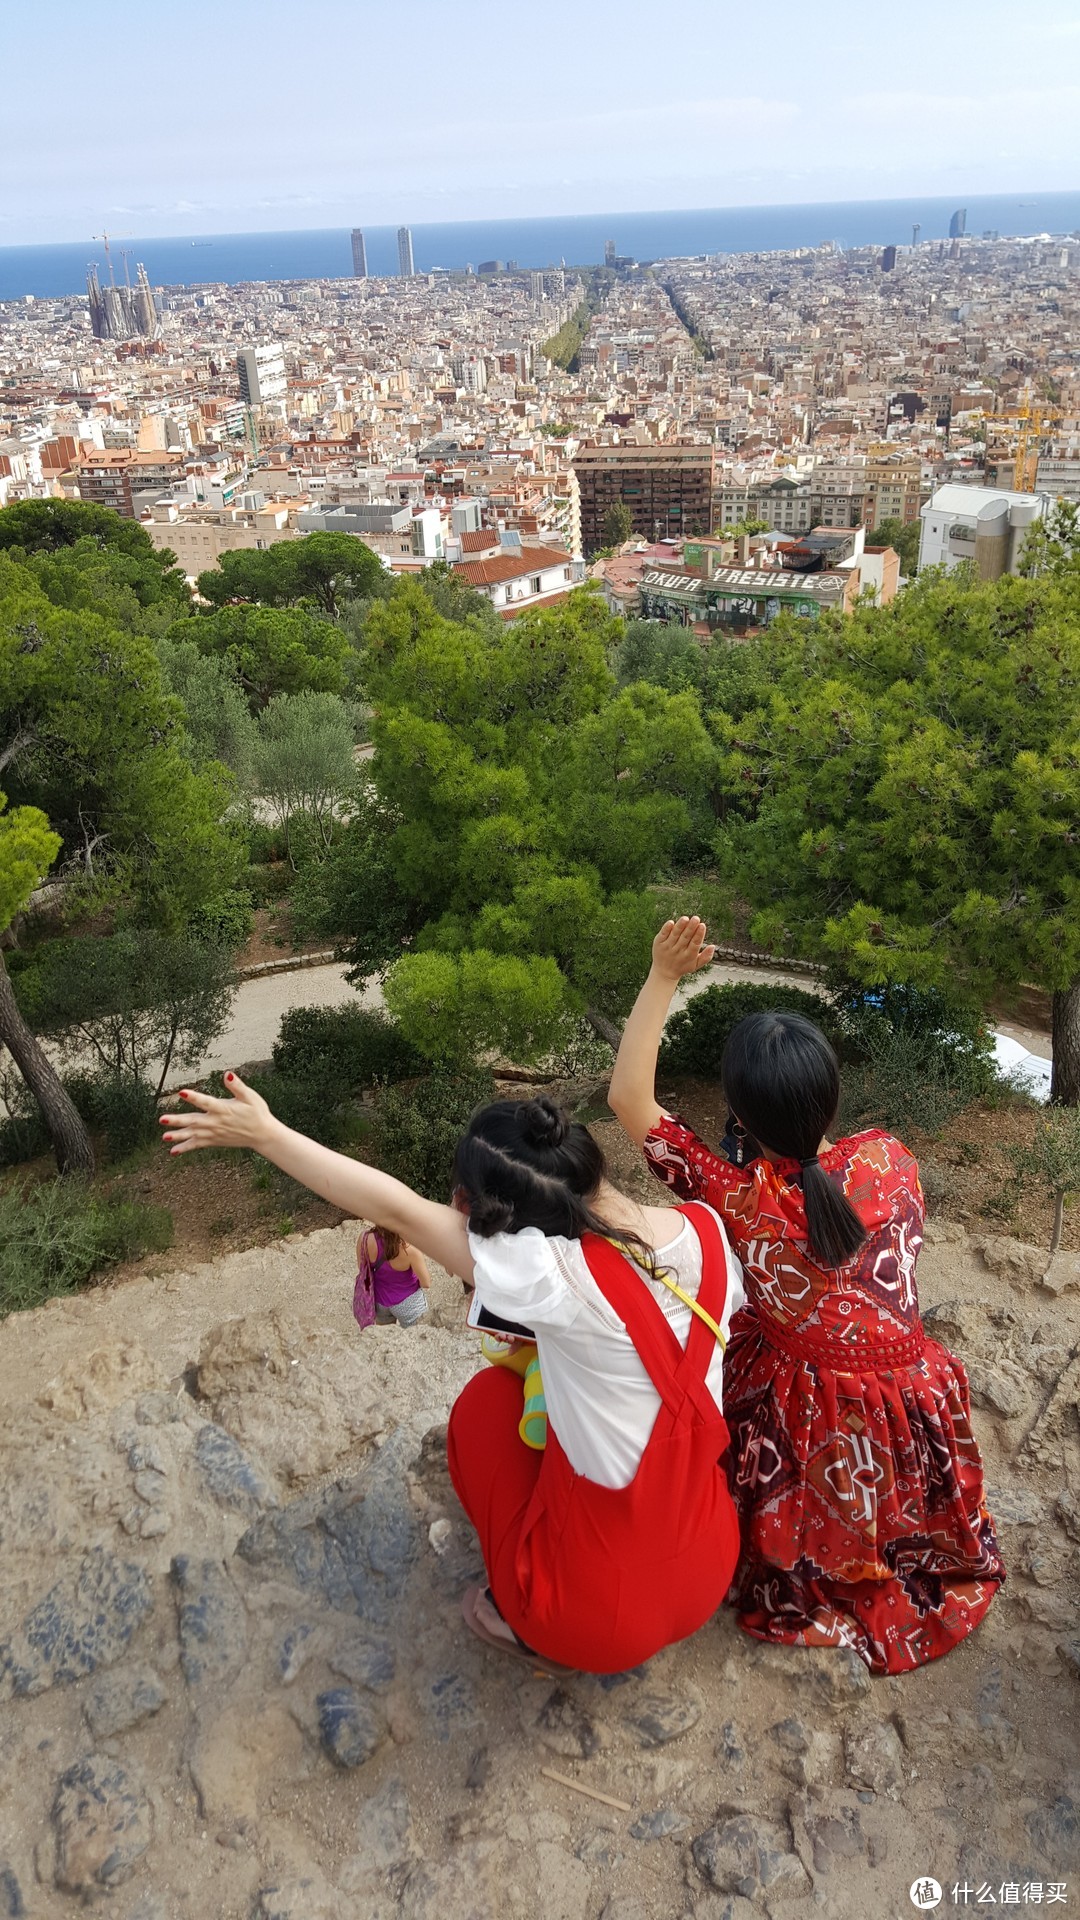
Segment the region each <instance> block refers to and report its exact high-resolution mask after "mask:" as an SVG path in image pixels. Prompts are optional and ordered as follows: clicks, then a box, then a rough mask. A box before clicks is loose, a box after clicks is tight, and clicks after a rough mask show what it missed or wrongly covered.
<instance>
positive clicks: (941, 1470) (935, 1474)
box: [724, 1308, 1005, 1673]
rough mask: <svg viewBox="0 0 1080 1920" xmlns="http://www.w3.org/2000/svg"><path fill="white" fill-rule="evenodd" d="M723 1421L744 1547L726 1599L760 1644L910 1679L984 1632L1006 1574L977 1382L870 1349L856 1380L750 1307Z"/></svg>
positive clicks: (931, 1349) (954, 1363)
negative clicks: (818, 1653)
mask: <svg viewBox="0 0 1080 1920" xmlns="http://www.w3.org/2000/svg"><path fill="white" fill-rule="evenodd" d="M724 1413H725V1416H726V1418H727V1422H728V1426H729V1428H730V1431H731V1454H730V1461H731V1473H732V1492H733V1494H734V1497H735V1502H736V1505H737V1507H738V1509H739V1518H740V1525H741V1540H742V1546H741V1555H740V1560H739V1565H738V1569H737V1571H736V1574H735V1580H734V1583H733V1585H732V1588H731V1592H730V1594H729V1596H728V1598H729V1600H730V1602H731V1604H732V1605H734V1606H735V1607H736V1608H737V1609H738V1613H739V1623H740V1625H741V1626H742V1627H743V1628H744V1629H745V1630H746V1632H747V1633H749V1634H752V1635H753V1636H754V1637H755V1639H758V1640H774V1641H784V1642H787V1643H789V1644H793V1645H799V1646H818V1647H821V1646H844V1647H854V1648H855V1650H856V1652H857V1653H858V1654H859V1655H860V1656H861V1657H862V1659H863V1660H865V1661H866V1664H867V1666H868V1667H870V1668H871V1669H872V1670H873V1671H874V1672H875V1673H906V1672H909V1671H910V1670H911V1669H912V1668H914V1667H920V1666H923V1665H925V1663H926V1662H927V1661H928V1660H935V1659H938V1658H939V1657H940V1656H941V1655H942V1654H943V1653H948V1651H949V1649H950V1648H951V1647H954V1646H956V1644H957V1642H958V1641H960V1640H962V1639H964V1637H965V1635H967V1634H969V1633H970V1632H971V1631H972V1629H973V1628H974V1627H976V1626H978V1624H979V1621H980V1620H981V1619H982V1617H983V1614H984V1613H985V1612H986V1609H987V1607H988V1606H989V1605H990V1602H991V1600H992V1599H993V1596H994V1594H995V1592H996V1591H997V1588H998V1587H999V1586H1000V1584H1001V1582H1002V1581H1003V1580H1004V1578H1005V1568H1004V1565H1003V1563H1002V1559H1001V1554H1000V1552H999V1550H998V1544H997V1540H996V1538H995V1534H994V1527H993V1522H992V1520H991V1518H990V1516H989V1514H988V1513H987V1511H986V1507H985V1504H984V1499H983V1474H982V1461H981V1459H980V1456H979V1449H978V1446H977V1445H976V1442H975V1437H974V1435H973V1433H972V1430H971V1403H970V1398H969V1394H968V1383H967V1376H966V1374H965V1372H964V1369H963V1367H962V1366H961V1364H960V1362H959V1361H958V1360H955V1359H954V1358H953V1357H952V1355H951V1354H949V1353H947V1352H946V1351H945V1349H944V1348H943V1347H941V1346H939V1345H938V1344H937V1343H936V1341H933V1340H925V1341H924V1340H923V1337H922V1334H921V1332H920V1333H918V1334H916V1335H913V1336H912V1345H911V1350H910V1351H909V1352H906V1353H905V1355H904V1356H901V1355H900V1354H899V1352H897V1353H896V1354H893V1353H882V1354H881V1355H880V1356H878V1355H877V1354H875V1352H874V1350H873V1348H872V1347H870V1348H868V1349H867V1350H866V1352H865V1353H863V1354H860V1356H859V1360H858V1363H857V1370H856V1371H852V1372H848V1371H846V1370H844V1369H843V1366H842V1365H841V1366H836V1365H829V1364H825V1363H824V1361H823V1360H822V1358H821V1357H820V1356H818V1355H815V1356H813V1357H811V1355H810V1353H809V1352H808V1351H806V1350H803V1351H800V1343H799V1339H798V1336H795V1337H794V1338H790V1339H783V1341H782V1344H781V1336H779V1335H778V1334H777V1333H776V1332H775V1330H768V1331H767V1330H766V1328H765V1327H764V1325H763V1322H762V1321H761V1320H760V1319H759V1317H758V1315H757V1313H756V1312H755V1311H754V1310H753V1309H752V1308H747V1309H744V1311H743V1312H742V1313H740V1314H738V1315H737V1316H736V1318H735V1320H734V1321H733V1323H732V1334H731V1342H730V1345H729V1347H728V1351H727V1355H726V1358H725V1363H724Z"/></svg>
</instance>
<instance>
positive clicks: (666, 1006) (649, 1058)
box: [608, 914, 716, 1147]
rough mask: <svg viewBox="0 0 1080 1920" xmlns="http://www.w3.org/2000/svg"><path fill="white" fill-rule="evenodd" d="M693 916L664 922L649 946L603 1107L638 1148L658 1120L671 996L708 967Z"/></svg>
mask: <svg viewBox="0 0 1080 1920" xmlns="http://www.w3.org/2000/svg"><path fill="white" fill-rule="evenodd" d="M707 931H708V930H707V928H706V926H705V922H704V920H700V919H699V918H698V916H697V915H696V914H692V915H689V916H688V915H686V914H684V915H683V917H682V919H681V920H668V921H666V922H665V923H664V925H663V926H662V927H661V929H660V931H659V933H658V934H657V936H656V939H655V940H654V941H653V950H652V951H653V958H652V966H651V967H650V969H649V973H648V977H647V979H646V981H645V985H644V986H643V987H642V989H641V992H640V993H639V994H638V997H637V999H636V1000H635V1002H634V1005H633V1008H632V1010H631V1013H630V1018H629V1019H628V1020H627V1022H626V1025H625V1027H624V1028H623V1037H622V1041H621V1044H620V1046H619V1052H618V1057H617V1059H616V1061H615V1070H614V1072H613V1074H612V1076H611V1086H610V1088H609V1090H608V1105H609V1107H610V1108H611V1110H612V1112H613V1113H614V1115H615V1116H616V1118H617V1119H618V1120H619V1121H620V1122H621V1124H622V1126H623V1127H624V1129H625V1131H626V1132H627V1133H628V1134H629V1135H630V1138H631V1140H633V1141H634V1143H635V1145H637V1146H639V1147H640V1146H642V1145H643V1143H644V1140H645V1137H646V1135H647V1134H649V1133H651V1132H652V1130H653V1128H654V1127H655V1125H656V1123H657V1121H658V1120H659V1119H660V1118H661V1115H662V1112H663V1109H662V1108H661V1106H660V1105H659V1103H658V1101H657V1098H656V1058H657V1054H658V1053H659V1051H660V1038H661V1035H662V1034H663V1031H664V1022H665V1020H666V1019H667V1017H668V1014H669V1012H670V1010H671V1001H672V996H673V994H674V992H675V989H676V987H677V986H678V984H679V981H680V980H681V979H682V977H683V975H684V974H687V973H697V972H698V971H699V969H700V968H702V967H707V966H709V965H710V963H711V961H712V959H713V957H714V955H715V953H716V948H715V947H713V946H709V945H707V944H706V935H707Z"/></svg>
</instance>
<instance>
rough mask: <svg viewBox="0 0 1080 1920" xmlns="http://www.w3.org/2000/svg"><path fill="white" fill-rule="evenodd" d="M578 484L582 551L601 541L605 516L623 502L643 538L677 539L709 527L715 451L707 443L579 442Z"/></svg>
mask: <svg viewBox="0 0 1080 1920" xmlns="http://www.w3.org/2000/svg"><path fill="white" fill-rule="evenodd" d="M573 466H574V473H575V475H576V477H577V483H578V487H579V489H580V495H581V501H580V511H581V539H582V544H583V546H584V549H585V551H586V553H590V552H595V550H596V548H597V547H600V546H603V544H604V539H603V526H604V516H605V514H606V513H607V512H608V509H609V508H610V507H613V506H617V505H618V504H619V502H620V501H621V502H622V504H623V505H624V506H625V507H626V508H627V509H628V511H629V514H630V522H631V527H632V530H633V532H634V533H635V534H637V535H638V536H639V538H641V539H644V540H661V539H675V538H679V539H681V538H682V537H683V535H685V534H698V535H701V534H707V533H709V532H710V531H711V528H712V496H713V471H714V456H713V450H712V448H711V447H696V446H679V445H676V444H671V443H668V442H664V443H662V444H661V445H659V446H638V445H635V444H632V443H627V442H623V443H620V444H617V445H612V446H585V447H580V448H579V449H578V451H577V453H576V454H575V456H574V463H573Z"/></svg>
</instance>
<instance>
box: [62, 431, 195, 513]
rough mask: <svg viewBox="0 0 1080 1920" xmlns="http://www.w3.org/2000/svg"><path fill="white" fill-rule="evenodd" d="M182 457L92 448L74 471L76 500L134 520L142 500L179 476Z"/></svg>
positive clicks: (117, 448) (131, 450)
mask: <svg viewBox="0 0 1080 1920" xmlns="http://www.w3.org/2000/svg"><path fill="white" fill-rule="evenodd" d="M185 457H186V456H185V455H184V454H183V453H164V452H159V451H157V450H156V449H152V450H151V451H149V452H142V451H140V450H139V449H138V448H136V447H109V448H106V449H104V450H103V451H101V452H99V451H98V450H97V449H96V448H94V449H92V450H91V451H89V452H87V453H84V454H81V455H80V457H79V460H78V464H77V465H76V468H75V481H76V484H77V486H78V489H79V498H80V500H89V501H92V502H93V504H94V505H95V506H98V507H112V508H113V509H114V511H115V512H116V513H120V514H123V516H124V519H125V520H137V519H138V517H139V512H140V510H141V505H142V499H143V497H144V496H146V495H148V494H151V493H152V492H153V491H154V490H155V489H156V490H158V491H164V489H166V488H167V487H171V486H173V485H174V483H175V482H176V481H177V480H178V479H179V478H180V476H181V474H182V473H183V470H184V460H185Z"/></svg>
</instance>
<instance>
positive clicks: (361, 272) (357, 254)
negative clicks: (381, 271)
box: [352, 227, 367, 280]
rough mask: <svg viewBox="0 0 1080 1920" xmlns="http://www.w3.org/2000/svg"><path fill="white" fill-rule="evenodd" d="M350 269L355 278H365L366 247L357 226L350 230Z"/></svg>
mask: <svg viewBox="0 0 1080 1920" xmlns="http://www.w3.org/2000/svg"><path fill="white" fill-rule="evenodd" d="M352 270H353V274H354V276H355V278H356V279H357V280H366V279H367V248H366V247H365V245H364V236H363V234H362V233H361V231H360V229H359V227H354V228H353V230H352Z"/></svg>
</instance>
